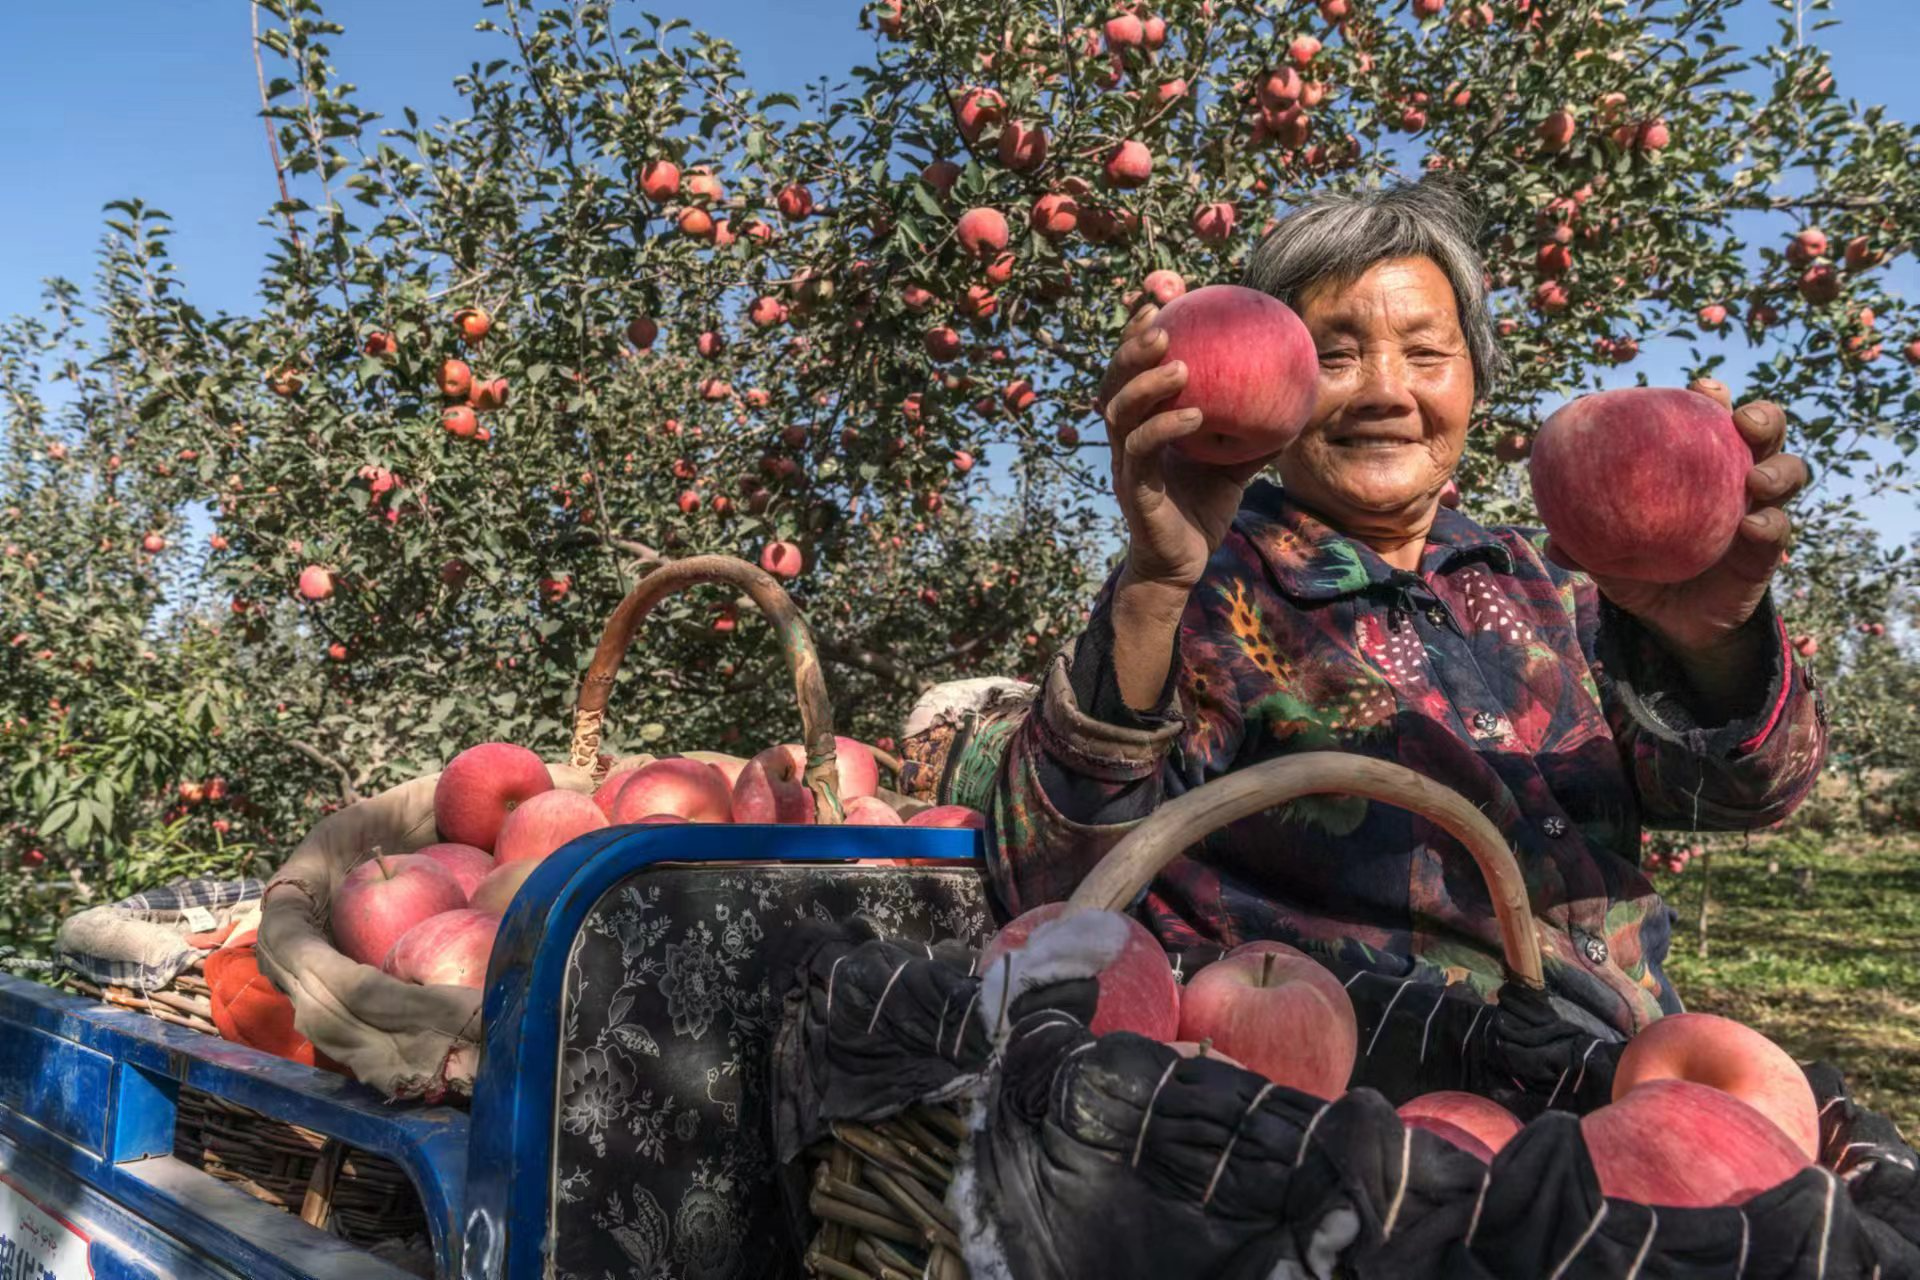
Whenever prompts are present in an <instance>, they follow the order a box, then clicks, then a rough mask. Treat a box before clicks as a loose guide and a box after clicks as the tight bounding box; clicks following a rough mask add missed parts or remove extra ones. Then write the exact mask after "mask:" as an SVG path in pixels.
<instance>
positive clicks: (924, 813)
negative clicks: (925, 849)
mask: <svg viewBox="0 0 1920 1280" xmlns="http://www.w3.org/2000/svg"><path fill="white" fill-rule="evenodd" d="M907 825H908V826H910V827H967V828H970V829H971V830H974V831H985V830H986V829H987V815H986V814H984V813H982V812H980V811H979V810H978V809H970V808H968V807H967V806H966V805H964V804H937V805H934V806H933V807H932V808H930V809H922V810H921V811H920V812H918V813H916V814H914V815H913V816H912V817H911V818H908V819H907Z"/></svg>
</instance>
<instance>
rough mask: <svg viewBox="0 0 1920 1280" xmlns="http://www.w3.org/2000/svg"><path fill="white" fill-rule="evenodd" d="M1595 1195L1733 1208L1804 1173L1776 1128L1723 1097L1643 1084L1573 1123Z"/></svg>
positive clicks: (1685, 1085)
mask: <svg viewBox="0 0 1920 1280" xmlns="http://www.w3.org/2000/svg"><path fill="white" fill-rule="evenodd" d="M1580 1136H1581V1137H1582V1138H1584V1139H1585V1140H1586V1144H1587V1154H1588V1155H1589V1156H1591V1157H1592V1159H1593V1170H1594V1172H1595V1173H1596V1174H1598V1175H1599V1178H1600V1192H1601V1194H1602V1195H1607V1196H1613V1197H1617V1198H1619V1199H1622V1200H1633V1201H1637V1202H1639V1203H1641V1204H1650V1205H1673V1206H1677V1207H1679V1208H1686V1209H1711V1208H1714V1207H1716V1206H1720V1205H1729V1204H1739V1203H1741V1202H1742V1201H1745V1200H1749V1199H1751V1198H1752V1197H1754V1196H1756V1195H1758V1194H1759V1193H1760V1192H1762V1191H1766V1190H1769V1189H1770V1188H1773V1187H1777V1186H1779V1185H1780V1184H1781V1183H1783V1182H1785V1181H1787V1180H1788V1179H1789V1178H1791V1177H1793V1176H1794V1175H1795V1174H1797V1173H1799V1172H1800V1170H1802V1169H1804V1168H1806V1167H1807V1165H1808V1163H1809V1161H1808V1159H1807V1157H1806V1154H1805V1153H1804V1152H1802V1151H1801V1150H1800V1148H1799V1147H1798V1146H1796V1145H1795V1144H1794V1141H1793V1139H1792V1138H1789V1137H1788V1136H1787V1135H1786V1134H1784V1133H1782V1132H1780V1128H1779V1126H1778V1125H1776V1124H1774V1123H1773V1121H1771V1120H1769V1119H1767V1118H1766V1117H1765V1116H1763V1115H1761V1114H1760V1113H1759V1112H1758V1111H1755V1110H1754V1109H1753V1108H1752V1107H1750V1106H1748V1105H1747V1104H1746V1103H1744V1102H1742V1101H1740V1099H1738V1098H1736V1097H1734V1096H1733V1095H1732V1094H1730V1093H1725V1092H1722V1091H1721V1090H1719V1089H1715V1088H1713V1087H1712V1086H1710V1085H1704V1084H1695V1083H1693V1082H1692V1081H1691V1080H1650V1081H1648V1082H1647V1083H1645V1084H1643V1085H1641V1086H1639V1087H1638V1088H1636V1089H1635V1090H1633V1091H1632V1092H1631V1093H1629V1094H1627V1095H1626V1096H1625V1097H1623V1098H1621V1099H1620V1100H1619V1101H1617V1102H1614V1103H1611V1104H1610V1105H1608V1106H1604V1107H1601V1108H1600V1109H1599V1110H1598V1111H1594V1112H1591V1113H1589V1114H1588V1115H1587V1116H1585V1117H1583V1118H1582V1119H1581V1121H1580Z"/></svg>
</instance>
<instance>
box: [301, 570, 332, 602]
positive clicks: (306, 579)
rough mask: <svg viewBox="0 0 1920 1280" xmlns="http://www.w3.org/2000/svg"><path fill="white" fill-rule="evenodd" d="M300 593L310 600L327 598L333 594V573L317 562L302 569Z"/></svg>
mask: <svg viewBox="0 0 1920 1280" xmlns="http://www.w3.org/2000/svg"><path fill="white" fill-rule="evenodd" d="M300 594H301V595H302V596H304V597H305V598H307V599H308V600H325V599H326V598H327V597H328V596H330V595H332V594H333V575H332V574H331V573H328V572H327V571H326V570H325V569H323V568H321V567H320V566H319V565H317V564H310V565H308V566H307V567H306V568H304V569H302V570H301V571H300Z"/></svg>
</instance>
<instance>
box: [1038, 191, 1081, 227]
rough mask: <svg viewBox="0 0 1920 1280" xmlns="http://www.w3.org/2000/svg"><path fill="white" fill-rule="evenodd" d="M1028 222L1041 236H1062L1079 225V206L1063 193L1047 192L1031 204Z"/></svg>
mask: <svg viewBox="0 0 1920 1280" xmlns="http://www.w3.org/2000/svg"><path fill="white" fill-rule="evenodd" d="M1028 221H1029V222H1030V223H1031V225H1032V227H1033V229H1034V230H1035V231H1038V232H1039V233H1040V234H1041V235H1043V236H1049V237H1053V236H1064V235H1066V234H1067V233H1068V232H1070V231H1072V230H1073V229H1074V228H1075V227H1077V226H1079V225H1080V204H1079V202H1078V201H1077V200H1075V199H1074V198H1073V197H1072V196H1070V195H1067V194H1066V193H1064V192H1059V191H1054V192H1049V193H1048V194H1046V195H1044V196H1041V197H1040V198H1039V199H1038V200H1036V201H1034V202H1033V213H1032V215H1031V216H1030V217H1029V219H1028Z"/></svg>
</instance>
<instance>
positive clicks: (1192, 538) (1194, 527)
mask: <svg viewBox="0 0 1920 1280" xmlns="http://www.w3.org/2000/svg"><path fill="white" fill-rule="evenodd" d="M1159 312H1160V309H1159V308H1158V307H1156V306H1154V305H1153V304H1152V303H1146V304H1144V305H1142V306H1141V308H1140V309H1139V310H1138V311H1137V312H1135V313H1134V316H1133V318H1132V319H1131V320H1129V321H1128V322H1127V327H1126V330H1125V333H1124V335H1123V338H1122V341H1121V343H1120V349H1119V350H1118V351H1117V352H1116V353H1115V354H1114V357H1113V360H1112V362H1111V363H1109V364H1108V366H1107V372H1106V376H1105V377H1104V378H1102V379H1101V382H1100V391H1099V394H1098V395H1097V396H1096V398H1095V400H1094V404H1095V407H1096V408H1097V409H1099V410H1100V413H1101V415H1102V416H1103V417H1104V418H1105V419H1106V423H1107V441H1108V444H1109V445H1110V446H1111V448H1112V450H1113V492H1114V496H1115V497H1117V498H1118V499H1119V501H1120V511H1121V514H1122V515H1124V516H1125V517H1126V521H1127V532H1128V535H1129V545H1128V548H1127V567H1128V570H1129V576H1130V577H1131V578H1132V580H1133V581H1134V582H1136V583H1140V584H1143V585H1148V586H1152V587H1156V588H1161V589H1164V590H1169V591H1176V592H1179V593H1181V594H1183V595H1184V594H1185V593H1187V592H1190V591H1192V589H1193V586H1194V584H1195V583H1197V582H1199V581H1200V577H1201V575H1202V574H1203V573H1205V572H1206V568H1207V561H1208V560H1209V559H1210V558H1211V557H1212V556H1213V553H1214V552H1215V551H1216V550H1218V549H1219V547H1220V543H1221V541H1222V540H1223V539H1225V538H1226V536H1227V530H1228V529H1229V528H1231V527H1232V525H1233V516H1234V513H1235V512H1236V511H1238V510H1239V509H1240V495H1241V493H1242V492H1243V491H1244V490H1245V489H1246V487H1247V483H1248V481H1250V480H1252V479H1253V477H1254V476H1256V475H1258V474H1259V473H1260V471H1261V470H1262V469H1263V468H1264V467H1265V466H1266V465H1267V464H1268V463H1269V462H1270V461H1272V459H1271V458H1260V459H1257V460H1255V461H1253V462H1246V463H1241V464H1240V465H1238V466H1233V467H1218V466H1212V465H1210V464H1208V463H1204V462H1198V461H1195V460H1194V459H1192V458H1189V457H1187V456H1186V455H1185V454H1183V453H1181V452H1180V451H1179V450H1177V449H1168V448H1167V446H1168V445H1170V444H1172V443H1173V442H1174V441H1176V440H1180V439H1184V438H1185V437H1187V436H1190V435H1192V434H1193V433H1194V432H1196V431H1198V430H1200V429H1201V427H1202V425H1203V423H1202V422H1201V418H1200V411H1199V410H1197V409H1188V410H1180V411H1177V412H1168V413H1155V412H1154V408H1155V406H1157V405H1159V404H1161V403H1162V402H1163V401H1165V400H1166V399H1167V398H1168V397H1170V396H1172V395H1173V394H1174V393H1176V392H1178V391H1179V390H1180V389H1181V388H1182V387H1185V386H1186V385H1187V370H1186V366H1185V365H1184V364H1181V363H1179V362H1177V361H1174V362H1169V363H1168V364H1165V365H1162V364H1161V363H1160V361H1161V358H1162V357H1163V356H1165V355H1166V351H1167V335H1166V334H1165V333H1164V332H1163V331H1161V330H1160V329H1158V328H1155V327H1153V318H1154V316H1156V315H1158V314H1159ZM1275 456H1278V455H1275Z"/></svg>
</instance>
